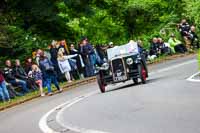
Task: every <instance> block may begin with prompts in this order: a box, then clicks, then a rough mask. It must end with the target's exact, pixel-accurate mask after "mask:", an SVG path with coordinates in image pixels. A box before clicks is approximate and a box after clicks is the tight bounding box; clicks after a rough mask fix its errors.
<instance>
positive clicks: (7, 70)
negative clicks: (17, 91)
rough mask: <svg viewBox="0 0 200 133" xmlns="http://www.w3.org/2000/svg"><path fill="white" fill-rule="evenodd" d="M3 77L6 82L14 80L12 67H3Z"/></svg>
mask: <svg viewBox="0 0 200 133" xmlns="http://www.w3.org/2000/svg"><path fill="white" fill-rule="evenodd" d="M3 74H4V77H5V79H6V81H7V82H9V81H11V80H16V78H15V75H14V74H13V69H12V68H9V67H5V68H4V70H3Z"/></svg>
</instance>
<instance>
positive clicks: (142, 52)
mask: <svg viewBox="0 0 200 133" xmlns="http://www.w3.org/2000/svg"><path fill="white" fill-rule="evenodd" d="M137 44H138V51H139V53H140V54H141V55H142V56H143V58H144V59H145V61H146V60H147V57H148V51H147V50H146V49H145V48H144V47H143V42H142V41H141V40H138V41H137Z"/></svg>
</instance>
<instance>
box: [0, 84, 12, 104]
mask: <svg viewBox="0 0 200 133" xmlns="http://www.w3.org/2000/svg"><path fill="white" fill-rule="evenodd" d="M0 96H1V98H2V100H3V101H6V100H10V96H9V93H8V90H7V88H6V82H5V81H3V82H2V83H0Z"/></svg>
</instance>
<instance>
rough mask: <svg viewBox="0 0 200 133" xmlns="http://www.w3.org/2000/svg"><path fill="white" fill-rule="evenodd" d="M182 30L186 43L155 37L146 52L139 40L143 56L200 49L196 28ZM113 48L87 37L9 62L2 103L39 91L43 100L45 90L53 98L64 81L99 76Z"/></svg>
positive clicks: (0, 80) (1, 80)
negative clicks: (110, 49) (109, 50)
mask: <svg viewBox="0 0 200 133" xmlns="http://www.w3.org/2000/svg"><path fill="white" fill-rule="evenodd" d="M178 30H179V31H180V34H181V36H182V38H183V40H184V42H181V41H180V40H178V39H177V38H176V36H175V34H173V33H172V34H171V35H170V37H169V40H168V41H167V42H165V41H164V40H163V39H162V38H161V37H154V38H153V39H152V42H151V44H150V48H149V49H145V48H144V47H143V42H142V41H141V40H138V41H137V44H138V46H139V52H140V53H141V54H144V55H145V57H146V60H152V59H155V58H157V57H159V56H162V55H172V54H174V53H186V52H190V51H191V50H193V49H194V48H199V42H198V36H197V34H196V31H195V26H193V25H192V26H190V25H189V24H188V23H187V21H186V20H185V19H183V20H182V21H181V23H180V24H178ZM112 47H114V44H113V43H112V42H110V43H109V44H108V45H96V47H94V46H93V45H92V44H91V43H90V42H89V40H88V38H87V37H83V38H82V39H81V41H80V43H78V46H77V47H75V45H74V44H70V46H69V48H68V46H67V44H66V41H65V40H63V41H52V43H51V45H50V46H49V49H48V50H42V49H37V50H35V51H33V53H32V57H28V58H27V59H26V60H25V61H24V63H23V64H21V62H20V60H19V59H16V60H15V62H14V63H12V62H11V60H6V61H5V67H4V68H3V69H2V70H0V98H1V100H2V101H10V99H11V98H15V97H16V96H23V95H26V94H27V93H29V92H32V91H36V90H39V91H40V95H41V96H45V93H44V91H43V88H45V87H46V88H47V90H48V93H47V95H49V96H51V95H52V94H53V93H52V86H51V85H52V84H54V85H55V87H56V89H57V90H58V92H62V88H61V87H60V86H59V82H62V81H63V80H66V81H67V82H69V83H70V82H72V81H73V80H78V79H83V78H87V77H92V76H95V74H96V67H95V66H96V65H101V64H103V63H104V62H105V61H106V60H107V53H106V50H107V49H108V48H112Z"/></svg>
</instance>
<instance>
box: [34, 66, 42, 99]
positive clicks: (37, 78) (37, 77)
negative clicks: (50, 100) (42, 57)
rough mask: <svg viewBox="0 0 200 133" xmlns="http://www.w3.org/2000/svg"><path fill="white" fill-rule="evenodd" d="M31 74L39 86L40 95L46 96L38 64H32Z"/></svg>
mask: <svg viewBox="0 0 200 133" xmlns="http://www.w3.org/2000/svg"><path fill="white" fill-rule="evenodd" d="M31 75H32V77H33V78H34V80H35V83H36V84H37V85H38V86H39V89H40V95H41V96H42V97H43V96H45V93H44V92H43V84H42V72H41V70H40V68H39V67H38V66H37V65H36V64H33V65H32V71H31Z"/></svg>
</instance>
